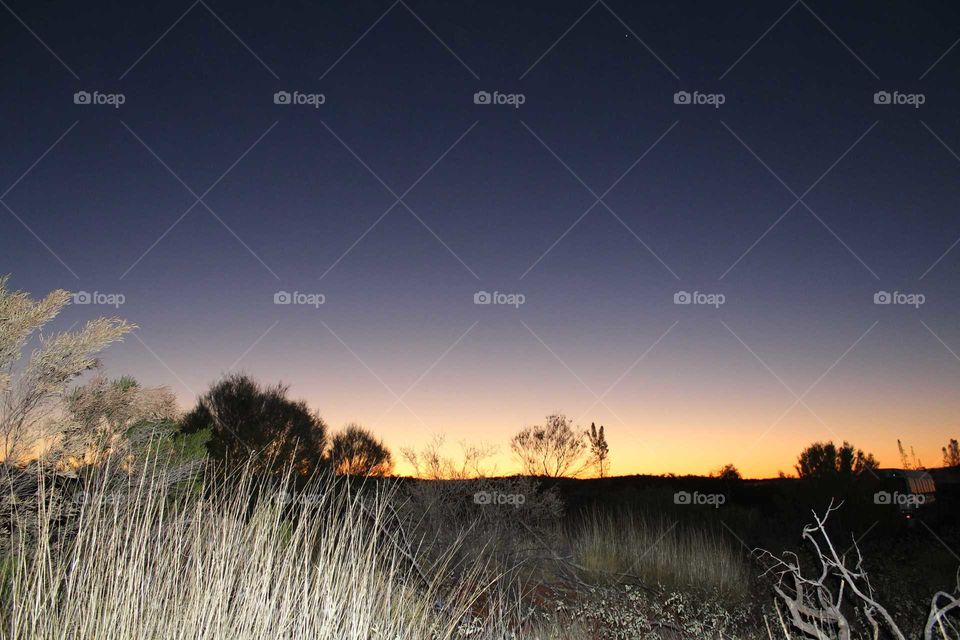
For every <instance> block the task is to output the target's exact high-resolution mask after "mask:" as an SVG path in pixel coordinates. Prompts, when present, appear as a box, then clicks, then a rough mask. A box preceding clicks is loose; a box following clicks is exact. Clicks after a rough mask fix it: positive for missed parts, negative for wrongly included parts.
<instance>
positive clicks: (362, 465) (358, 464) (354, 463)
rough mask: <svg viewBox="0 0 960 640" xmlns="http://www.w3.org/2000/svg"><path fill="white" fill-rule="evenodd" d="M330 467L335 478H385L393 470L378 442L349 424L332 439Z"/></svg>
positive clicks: (388, 456) (364, 430)
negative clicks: (335, 474)
mask: <svg viewBox="0 0 960 640" xmlns="http://www.w3.org/2000/svg"><path fill="white" fill-rule="evenodd" d="M330 464H331V466H332V467H333V470H334V472H335V473H337V474H339V475H350V476H385V475H387V474H389V473H390V471H391V470H392V469H393V456H391V455H390V450H389V449H387V447H386V446H385V445H384V444H383V442H382V441H381V440H379V439H378V438H377V437H375V436H374V435H373V434H372V433H370V432H369V431H367V430H366V429H364V428H363V427H361V426H360V425H358V424H354V423H351V424H348V425H347V426H346V428H345V429H344V430H343V431H341V432H340V433H338V434H337V435H335V436H334V437H333V443H332V444H331V445H330Z"/></svg>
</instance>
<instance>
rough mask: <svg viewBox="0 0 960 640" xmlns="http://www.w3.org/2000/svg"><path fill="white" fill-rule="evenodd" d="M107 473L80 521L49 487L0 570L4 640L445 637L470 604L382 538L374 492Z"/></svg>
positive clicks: (439, 573) (325, 484) (379, 494)
mask: <svg viewBox="0 0 960 640" xmlns="http://www.w3.org/2000/svg"><path fill="white" fill-rule="evenodd" d="M117 473H123V472H122V471H118V472H117ZM110 476H111V478H110V481H108V480H107V479H106V478H103V479H100V480H97V481H95V482H93V483H92V484H93V486H88V487H87V488H86V493H85V494H83V497H84V499H83V500H82V503H81V504H80V505H79V507H78V513H77V514H76V516H75V517H73V519H72V520H73V523H74V524H73V526H72V527H65V526H63V522H62V520H63V518H64V517H65V514H66V512H65V510H64V508H63V505H58V503H57V501H56V500H55V499H54V498H53V495H52V494H51V493H49V492H48V488H47V487H46V486H45V483H43V482H41V490H40V497H39V508H38V509H37V510H36V512H35V513H36V515H34V516H33V517H35V518H36V522H35V523H32V524H34V528H33V533H32V534H31V535H25V536H20V537H19V539H18V541H17V542H15V543H14V546H13V549H12V557H11V558H8V559H6V562H5V564H6V566H7V570H6V575H5V576H3V574H0V576H3V577H2V579H3V580H4V581H5V584H4V585H0V594H2V595H0V597H2V599H3V603H2V611H0V638H4V639H8V638H9V640H20V639H24V640H26V639H30V640H34V639H38V640H39V639H44V640H46V639H50V640H53V639H64V638H97V639H98V640H112V639H117V640H120V639H124V640H126V639H137V640H140V639H158V640H159V639H168V638H170V639H179V638H183V639H188V638H189V639H191V640H196V639H198V638H204V639H207V638H209V639H219V638H223V639H224V640H227V639H229V640H247V639H250V640H252V639H261V638H287V639H290V640H300V639H304V640H306V639H307V638H309V639H311V640H315V639H321V640H323V639H330V640H353V639H357V640H359V639H361V638H362V639H364V640H372V639H380V638H382V639H389V640H394V639H396V640H400V639H403V640H406V639H415V638H437V639H443V638H452V637H454V635H455V632H456V629H457V628H458V626H459V625H461V624H462V623H463V620H464V619H465V614H466V613H467V612H468V610H469V608H470V607H471V605H472V604H473V603H474V601H475V594H468V593H463V592H462V591H461V592H457V591H456V590H455V589H454V590H450V589H447V588H446V586H445V583H444V578H445V576H444V568H443V567H442V566H441V567H439V568H437V569H435V570H434V572H433V575H432V576H431V581H430V583H429V584H424V583H423V580H422V578H421V577H420V576H419V575H417V574H416V572H415V571H413V570H412V567H411V563H410V561H409V558H408V557H407V556H405V554H404V553H400V552H398V549H397V548H396V547H395V546H393V545H391V544H390V543H389V541H388V538H389V536H386V535H384V532H385V531H387V530H389V529H390V527H392V526H394V525H393V523H392V522H391V521H390V520H389V518H388V510H387V508H386V507H387V501H388V499H389V496H388V495H385V494H384V492H383V490H381V489H378V488H376V487H364V488H362V490H359V491H357V490H355V488H354V489H350V488H346V487H340V486H335V485H334V484H333V483H332V481H329V480H318V481H315V482H313V483H311V486H310V487H309V488H307V489H306V490H301V491H297V492H295V491H293V489H292V487H291V486H290V485H289V483H282V484H280V485H279V486H275V485H273V484H272V483H270V482H267V481H258V480H255V479H253V478H252V477H251V476H250V475H248V474H241V475H240V477H233V478H229V479H224V478H217V479H215V478H213V477H212V476H208V477H207V478H206V479H205V481H204V488H203V489H202V490H200V489H196V488H195V489H194V490H192V491H187V492H184V491H182V490H179V492H178V490H176V489H175V488H174V487H172V486H171V485H170V484H169V483H166V482H164V481H163V480H162V477H161V476H162V474H161V473H159V472H156V471H154V472H150V471H147V472H144V473H140V474H138V475H137V476H128V478H129V479H128V481H127V482H124V483H120V484H119V485H118V483H117V482H116V481H115V478H116V476H115V474H110ZM291 498H293V500H292V501H291ZM21 517H22V516H21ZM20 524H21V528H22V527H23V525H25V524H30V523H20ZM465 582H467V583H469V581H465Z"/></svg>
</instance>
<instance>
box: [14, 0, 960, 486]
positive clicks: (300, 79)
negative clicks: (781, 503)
mask: <svg viewBox="0 0 960 640" xmlns="http://www.w3.org/2000/svg"><path fill="white" fill-rule="evenodd" d="M94 5H96V8H91V6H87V5H84V6H80V5H76V4H73V3H67V2H60V1H55V2H49V3H29V2H24V1H20V0H12V1H11V2H10V3H9V5H8V6H6V8H5V9H4V10H0V30H2V34H3V38H2V43H3V44H2V45H0V46H2V47H3V49H4V53H5V54H6V55H3V56H0V77H2V78H3V83H4V88H5V91H4V94H5V99H4V100H3V101H2V102H0V147H2V148H3V149H4V153H3V154H2V155H0V194H2V195H0V201H2V203H3V204H4V205H5V206H3V207H0V273H10V274H11V276H12V279H11V283H10V284H11V286H12V287H13V288H15V289H23V290H28V291H30V292H32V293H33V294H35V295H38V296H39V295H42V294H44V293H45V292H47V291H49V290H51V289H54V288H58V287H62V288H66V289H69V290H72V291H81V290H82V291H87V292H100V293H119V294H122V295H123V296H124V297H125V302H124V304H123V305H122V306H121V307H120V308H119V309H116V310H114V309H112V308H110V307H104V306H97V305H75V306H72V307H71V308H70V309H68V311H67V312H66V313H65V314H64V316H63V317H62V318H61V319H60V321H59V322H60V326H61V328H67V327H69V326H71V325H72V324H73V323H75V322H78V321H82V320H85V319H88V318H91V317H94V316H95V315H102V314H111V315H112V314H114V313H116V314H117V315H120V316H122V317H125V318H127V319H129V320H131V321H133V322H135V323H137V324H138V325H139V326H140V329H139V330H138V331H137V333H136V336H135V337H132V338H128V339H127V340H126V342H125V343H123V344H122V345H118V346H115V347H112V348H111V349H110V351H109V352H108V353H107V355H106V357H105V358H104V364H105V366H106V368H107V372H108V373H109V374H111V375H121V374H130V375H133V376H135V377H136V378H137V379H139V380H140V381H141V382H142V383H144V384H147V385H160V384H165V385H168V386H170V388H171V389H173V390H174V391H175V392H176V394H177V396H178V398H179V399H180V401H181V402H182V404H183V405H184V407H188V406H190V405H191V404H192V403H193V401H194V400H195V398H196V396H197V394H199V393H202V392H203V391H204V390H205V389H206V388H207V387H208V385H209V384H210V383H211V382H213V381H215V380H216V379H217V378H218V377H219V376H221V375H222V374H223V373H224V372H226V371H229V370H243V371H246V372H248V373H250V374H252V375H254V376H255V377H257V378H258V379H259V380H261V381H263V382H269V383H273V382H277V381H283V382H286V383H289V384H290V387H291V394H292V395H293V396H296V397H302V398H304V399H306V400H307V401H308V402H309V404H310V405H311V406H312V407H314V408H316V409H317V410H318V411H319V412H320V414H321V415H322V416H323V418H324V420H325V421H326V422H327V423H328V424H330V425H331V427H333V428H335V429H336V428H339V427H341V426H343V425H344V424H345V423H347V422H349V421H357V422H359V423H361V424H363V425H365V426H367V427H369V428H371V429H372V430H374V431H375V432H376V433H378V434H379V435H381V436H382V437H383V438H384V439H385V440H386V442H387V444H388V445H389V446H390V447H391V448H392V449H393V450H394V452H395V453H397V452H398V451H399V448H400V447H404V446H420V445H422V444H423V443H425V442H426V441H428V440H429V439H431V438H432V437H433V436H434V435H435V434H445V435H446V438H447V440H448V441H449V442H450V443H451V444H452V445H455V443H456V442H458V441H460V440H465V441H469V442H474V443H479V442H486V443H490V444H494V445H498V446H499V447H500V453H499V455H498V457H497V460H496V463H497V467H498V470H499V471H501V472H509V471H512V470H514V469H515V468H516V467H515V466H514V463H513V462H512V460H511V458H510V456H509V450H508V441H509V438H510V436H511V435H512V434H513V433H514V432H516V431H517V430H518V429H519V428H521V427H523V426H525V425H528V424H532V423H536V422H538V421H539V420H542V419H543V417H544V416H545V415H546V414H548V413H551V412H558V411H559V412H563V413H566V414H567V415H568V416H570V417H571V418H574V419H575V420H576V421H577V422H578V423H579V424H581V425H584V426H586V425H589V424H590V422H596V423H598V424H603V425H605V426H606V430H607V435H608V440H609V442H610V446H611V450H612V454H613V472H614V473H615V474H630V473H667V472H673V473H678V474H684V473H705V472H708V471H710V470H712V469H715V468H718V467H720V466H721V465H723V464H725V463H733V464H735V465H736V466H737V467H739V468H740V469H741V471H742V472H744V474H745V475H750V476H771V475H775V474H776V473H777V471H778V470H783V471H792V468H793V463H794V461H795V459H796V455H797V453H798V452H799V451H800V450H801V449H802V448H803V447H804V446H805V445H807V444H809V443H810V442H812V441H814V440H826V439H834V440H837V441H839V440H849V441H851V442H853V443H855V444H856V445H857V446H859V447H862V448H864V449H867V450H869V451H871V452H873V453H874V454H875V455H876V456H877V457H878V458H879V460H880V461H881V463H882V464H883V465H886V466H896V465H898V464H899V457H898V454H897V449H896V441H897V439H898V438H901V439H902V440H903V441H904V443H905V444H906V445H908V446H913V447H914V449H915V450H916V453H917V455H918V456H919V458H920V459H921V460H922V461H923V462H924V463H925V464H927V465H930V466H935V465H936V464H938V463H939V461H940V447H941V446H943V445H944V444H945V443H946V442H947V440H948V439H949V438H951V437H960V398H958V393H957V391H958V388H960V358H958V354H960V323H958V322H957V318H958V313H960V304H958V296H957V283H958V281H960V280H958V273H960V249H956V250H951V249H952V247H953V246H954V244H955V243H956V241H957V240H958V238H960V210H958V206H957V205H958V202H960V157H958V155H957V152H958V151H960V120H958V117H957V114H958V113H960V111H958V109H957V104H958V98H960V88H958V85H957V83H956V78H957V77H958V73H960V47H958V48H957V49H951V45H954V44H956V41H957V38H958V37H960V8H958V7H957V6H956V4H955V3H949V2H932V3H924V5H923V6H922V7H911V6H905V5H903V4H902V3H893V2H889V3H849V4H844V5H843V6H842V7H841V6H837V5H836V4H835V3H827V2H813V1H811V2H806V3H804V2H798V3H794V4H792V5H791V4H789V3H783V4H782V5H781V4H779V3H759V2H758V3H754V4H752V5H751V4H749V3H748V4H747V5H744V4H742V3H738V4H737V5H736V6H735V7H734V6H733V5H729V6H728V5H725V4H723V3H713V2H700V3H695V2H691V3H679V4H676V5H674V4H672V3H671V4H670V6H641V5H636V4H635V3H627V2H615V1H613V0H610V1H608V2H597V3H594V4H592V5H591V4H590V3H588V2H570V3H567V2H562V3H523V4H522V6H511V5H510V4H509V3H496V4H491V3H488V2H462V3H461V2H458V3H441V2H432V1H426V2H420V1H417V2H397V3H394V4H391V3H390V2H371V3H359V4H353V3H351V4H350V6H349V7H345V6H336V5H328V4H319V5H314V4H312V3H299V2H298V3H289V4H288V5H286V6H283V7H274V6H270V7H266V6H262V7H256V6H245V5H244V3H232V4H227V3H221V2H215V1H213V0H211V1H209V2H206V1H204V2H197V3H194V4H192V5H191V4H189V3H184V4H183V5H182V6H180V5H176V4H169V3H160V4H156V5H152V6H150V7H127V6H126V5H124V4H123V3H111V2H105V3H94ZM681 5H682V6H681ZM77 91H89V92H91V93H92V92H94V91H99V92H101V93H114V94H116V93H121V94H123V96H124V99H125V101H124V104H123V105H122V106H120V107H119V108H113V107H112V106H109V105H84V104H79V105H78V104H74V99H73V95H74V93H75V92H77ZM277 91H290V92H294V91H299V92H302V93H309V94H319V93H322V94H323V95H324V97H325V103H324V104H323V105H321V106H320V107H319V108H313V107H311V106H308V105H284V104H275V103H274V99H273V96H274V93H275V92H277ZM477 91H489V92H494V91H499V92H501V93H506V94H516V93H521V94H523V96H524V98H525V101H524V103H523V104H522V105H521V106H520V107H519V108H513V107H511V106H508V105H484V104H475V103H474V93H475V92H477ZM677 91H689V92H694V91H699V92H701V93H710V94H723V96H724V99H725V101H724V103H723V104H722V105H721V106H720V107H719V108H713V107H711V106H706V105H685V104H676V103H675V101H674V94H675V93H676V92H677ZM878 91H888V92H890V93H893V92H895V91H896V92H899V93H900V94H922V95H923V96H924V103H923V104H922V105H921V106H920V107H919V108H914V107H912V106H909V105H885V104H875V101H874V94H875V93H876V92H878ZM8 187H10V188H9V189H8ZM391 207H392V208H391ZM278 291H287V292H294V291H296V292H300V293H306V294H313V293H318V294H319V293H322V294H323V295H324V296H325V302H324V304H323V305H321V306H320V307H318V308H315V307H312V306H306V305H277V304H274V295H275V293H277V292H278ZM478 291H489V292H494V291H498V292H502V293H520V294H522V295H523V296H524V297H525V302H524V304H523V305H522V306H520V307H519V308H514V307H510V306H503V305H476V304H474V294H475V293H476V292H478ZM679 291H687V292H694V291H696V292H703V293H710V294H723V296H724V297H725V302H724V304H722V305H721V306H719V307H718V308H714V307H709V306H703V305H677V304H674V295H675V294H676V293H677V292H679ZM878 291H889V292H895V291H897V292H905V293H920V294H922V295H923V296H924V298H925V301H924V303H923V304H922V305H921V306H919V307H918V308H914V307H911V306H905V305H897V304H891V305H877V304H874V295H875V293H876V292H878ZM398 398H399V400H398ZM408 470H409V469H408V467H406V465H404V464H400V465H399V467H398V471H400V472H405V471H408Z"/></svg>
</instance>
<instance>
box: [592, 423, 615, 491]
mask: <svg viewBox="0 0 960 640" xmlns="http://www.w3.org/2000/svg"><path fill="white" fill-rule="evenodd" d="M587 443H588V444H589V446H590V463H591V464H592V465H593V466H594V468H595V469H596V470H597V477H600V478H605V477H607V471H608V470H609V468H610V446H609V445H608V444H607V438H606V437H605V436H604V434H603V425H600V428H599V429H597V425H596V424H594V423H593V422H591V423H590V430H589V431H587Z"/></svg>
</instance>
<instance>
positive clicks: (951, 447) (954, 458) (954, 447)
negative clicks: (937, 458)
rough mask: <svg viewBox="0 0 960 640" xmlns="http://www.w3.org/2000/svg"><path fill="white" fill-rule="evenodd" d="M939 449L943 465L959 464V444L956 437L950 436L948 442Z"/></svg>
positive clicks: (953, 465) (952, 465)
mask: <svg viewBox="0 0 960 640" xmlns="http://www.w3.org/2000/svg"><path fill="white" fill-rule="evenodd" d="M941 451H943V466H945V467H956V466H958V465H960V444H958V443H957V440H956V438H950V442H949V443H947V446H945V447H943V448H942V449H941Z"/></svg>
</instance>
